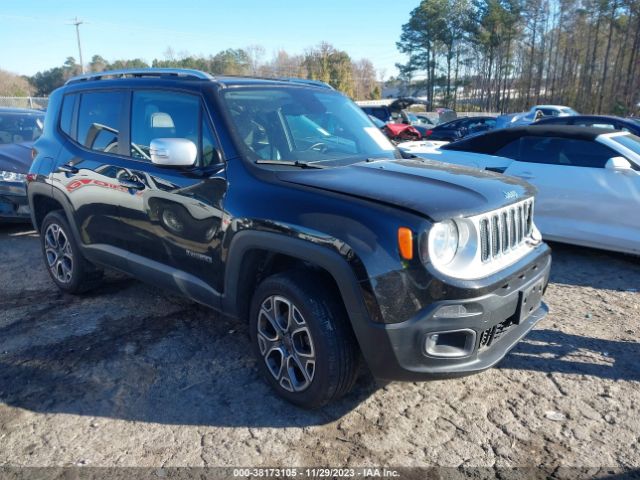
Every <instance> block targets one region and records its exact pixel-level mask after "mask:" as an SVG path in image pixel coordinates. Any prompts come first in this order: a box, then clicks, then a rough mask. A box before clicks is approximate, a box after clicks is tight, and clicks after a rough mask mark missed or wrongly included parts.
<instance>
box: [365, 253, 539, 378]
mask: <svg viewBox="0 0 640 480" xmlns="http://www.w3.org/2000/svg"><path fill="white" fill-rule="evenodd" d="M550 268H551V256H550V255H549V254H548V253H547V254H546V255H542V256H540V257H538V258H536V259H535V261H533V262H530V263H528V264H527V265H525V266H523V267H522V268H521V269H519V270H518V271H517V272H515V273H514V274H512V275H510V276H509V277H508V278H506V279H505V281H504V283H502V284H501V285H500V287H498V288H497V289H495V290H493V291H492V292H490V293H488V294H485V295H483V296H481V297H477V298H465V299H464V300H446V301H441V302H436V303H433V304H432V305H429V306H428V307H426V308H424V309H422V310H421V311H420V312H418V313H417V314H416V315H414V316H413V317H412V318H411V319H409V320H407V321H404V322H401V323H396V324H373V323H372V324H370V325H369V328H368V332H367V334H366V337H367V338H366V344H367V345H363V342H362V341H361V342H360V343H361V348H362V350H363V354H364V357H365V359H366V360H367V363H368V365H369V368H370V370H371V372H372V374H373V375H374V376H375V377H378V378H381V379H386V380H406V381H417V380H427V379H434V378H443V377H445V378H446V377H454V376H459V375H465V374H470V373H474V372H478V371H481V370H485V369H487V368H490V367H492V366H494V365H495V364H496V363H498V362H499V361H500V360H501V359H502V358H503V357H504V356H505V355H506V354H507V353H508V352H509V350H511V349H512V348H513V347H514V346H515V345H516V344H517V343H518V341H520V340H521V339H522V338H523V337H524V336H525V335H526V334H527V333H528V332H529V331H530V330H531V329H532V328H533V327H534V326H535V325H536V323H538V322H539V321H540V320H542V319H543V318H544V317H545V316H546V314H547V312H548V308H547V306H546V305H545V304H544V303H542V302H540V297H541V294H542V292H543V291H544V290H545V289H546V286H547V283H548V281H549V271H550ZM531 292H535V294H534V295H533V297H534V298H531V297H530V295H531ZM523 298H524V299H529V300H531V301H530V302H529V305H530V306H527V305H526V303H524V304H523ZM460 305H462V306H463V307H464V308H463V309H460V307H458V306H460ZM443 307H448V308H447V309H445V310H443V309H442V308H443ZM460 311H461V312H462V313H460ZM443 312H444V314H443ZM456 312H458V313H456ZM434 334H438V335H439V337H440V338H441V339H445V338H447V337H449V338H450V339H452V342H449V343H452V344H453V345H454V347H448V346H446V345H445V346H444V348H440V349H439V351H438V352H434V350H438V348H435V349H434V348H432V347H434V343H435V342H434V340H433V339H434V338H435V339H437V338H438V336H434ZM451 334H452V335H451ZM463 338H464V339H466V344H465V341H464V340H462V341H458V340H461V339H463ZM455 346H457V347H458V348H456V347H455ZM461 351H464V354H463V355H462V354H461V353H460V352H461ZM456 352H457V353H456Z"/></svg>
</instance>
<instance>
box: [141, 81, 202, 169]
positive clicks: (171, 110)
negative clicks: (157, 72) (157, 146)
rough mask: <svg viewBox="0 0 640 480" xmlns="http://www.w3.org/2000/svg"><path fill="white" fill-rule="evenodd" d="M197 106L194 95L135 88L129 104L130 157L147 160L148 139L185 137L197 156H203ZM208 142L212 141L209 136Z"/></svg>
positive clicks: (148, 159) (149, 140) (198, 104)
mask: <svg viewBox="0 0 640 480" xmlns="http://www.w3.org/2000/svg"><path fill="white" fill-rule="evenodd" d="M200 108H201V106H200V98H199V97H197V96H195V95H189V94H186V93H177V92H173V91H157V90H139V91H135V92H134V93H133V99H132V105H131V156H132V157H134V158H138V159H141V160H147V161H150V157H149V145H150V144H151V140H153V139H155V138H186V139H187V140H191V141H192V142H193V143H194V144H195V145H196V146H198V159H199V160H200V159H203V157H204V156H203V152H202V149H203V148H204V142H202V143H201V142H200V138H201V137H200V130H201V117H200ZM203 140H204V139H203ZM208 141H209V142H210V143H211V144H212V142H213V135H210V136H209V140H208ZM200 145H202V147H201V146H200ZM212 148H213V147H210V150H212ZM209 156H211V155H209Z"/></svg>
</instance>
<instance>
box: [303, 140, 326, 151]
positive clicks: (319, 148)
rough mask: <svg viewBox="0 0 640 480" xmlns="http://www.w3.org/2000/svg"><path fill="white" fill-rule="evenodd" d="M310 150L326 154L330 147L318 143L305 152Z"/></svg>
mask: <svg viewBox="0 0 640 480" xmlns="http://www.w3.org/2000/svg"><path fill="white" fill-rule="evenodd" d="M309 150H315V151H316V152H320V153H325V152H326V151H327V150H329V145H327V144H326V143H324V142H317V143H314V144H313V145H311V146H310V147H309V148H307V149H306V150H305V151H309Z"/></svg>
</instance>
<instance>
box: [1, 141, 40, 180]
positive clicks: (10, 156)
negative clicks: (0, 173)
mask: <svg viewBox="0 0 640 480" xmlns="http://www.w3.org/2000/svg"><path fill="white" fill-rule="evenodd" d="M32 146H33V142H23V143H7V144H4V145H0V170H4V171H8V172H16V173H27V172H29V168H30V167H31V162H32V161H33V160H32V159H31V147H32Z"/></svg>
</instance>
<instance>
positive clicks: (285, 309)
mask: <svg viewBox="0 0 640 480" xmlns="http://www.w3.org/2000/svg"><path fill="white" fill-rule="evenodd" d="M257 330H258V335H257V338H258V346H259V348H260V354H261V355H262V358H263V360H264V362H265V364H266V365H267V369H268V370H269V373H270V374H271V375H272V376H273V378H274V379H275V380H276V381H277V382H278V384H279V385H280V386H281V387H282V388H284V389H285V390H287V391H290V392H301V391H303V390H305V389H307V388H308V387H309V386H310V385H311V382H312V381H313V376H314V374H315V367H316V355H315V349H314V345H313V339H312V337H311V332H310V331H309V328H308V326H307V323H306V321H305V319H304V317H303V316H302V314H301V313H300V310H298V308H297V307H296V306H295V305H294V304H293V303H292V302H291V301H290V300H288V299H287V298H285V297H283V296H281V295H272V296H270V297H268V298H266V299H265V300H264V301H263V302H262V304H261V305H260V311H259V313H258V328H257Z"/></svg>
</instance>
